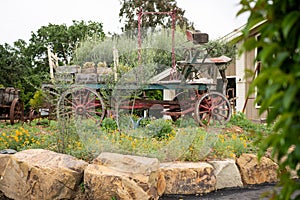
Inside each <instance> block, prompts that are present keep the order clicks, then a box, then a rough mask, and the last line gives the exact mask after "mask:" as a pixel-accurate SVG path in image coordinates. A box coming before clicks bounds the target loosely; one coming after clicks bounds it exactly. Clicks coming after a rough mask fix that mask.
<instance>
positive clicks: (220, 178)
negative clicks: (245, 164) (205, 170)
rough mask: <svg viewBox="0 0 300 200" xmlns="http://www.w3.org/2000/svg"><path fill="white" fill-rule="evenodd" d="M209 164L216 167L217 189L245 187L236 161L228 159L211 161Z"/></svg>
mask: <svg viewBox="0 0 300 200" xmlns="http://www.w3.org/2000/svg"><path fill="white" fill-rule="evenodd" d="M209 163H210V164H211V165H212V166H213V167H214V173H215V175H216V177H217V185H216V189H222V188H229V187H242V186H243V182H242V178H241V175H240V172H239V169H238V168H237V166H236V164H235V160H232V159H226V160H221V161H210V162H209Z"/></svg>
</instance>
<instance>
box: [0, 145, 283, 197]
mask: <svg viewBox="0 0 300 200" xmlns="http://www.w3.org/2000/svg"><path fill="white" fill-rule="evenodd" d="M277 170H278V166H277V164H276V163H274V162H273V161H272V160H271V159H269V158H266V157H263V158H262V159H261V161H260V162H258V160H257V157H256V156H255V155H253V154H243V155H241V156H240V157H239V158H237V159H236V160H233V159H226V160H221V161H209V162H168V163H159V161H158V160H157V159H156V158H146V157H139V156H130V155H121V154H115V153H102V154H100V155H99V156H98V157H97V158H96V159H94V161H93V162H92V163H87V162H85V161H82V160H78V159H76V158H74V157H72V156H69V155H65V154H59V153H55V152H52V151H48V150H43V149H31V150H25V151H22V152H17V153H15V154H0V197H1V196H3V195H5V196H6V197H8V198H11V199H16V200H23V199H44V200H47V199H49V200H53V199H77V200H79V199H82V200H85V199H101V200H105V199H108V200H111V199H113V198H115V199H126V200H127V199H139V200H143V199H145V200H146V199H159V197H160V196H162V195H163V194H204V193H209V192H211V191H214V190H217V189H222V188H231V187H243V186H244V185H249V184H261V183H272V182H277V181H278V178H277ZM1 193H2V194H1ZM1 198H3V197H1Z"/></svg>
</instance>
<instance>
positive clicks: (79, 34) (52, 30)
mask: <svg viewBox="0 0 300 200" xmlns="http://www.w3.org/2000/svg"><path fill="white" fill-rule="evenodd" d="M104 37H105V34H104V32H103V27H102V23H99V22H92V21H89V22H88V23H86V22H84V21H73V24H72V25H71V26H69V27H68V26H67V25H66V24H61V25H56V24H49V25H48V26H42V27H41V28H40V29H38V31H37V32H36V33H34V32H33V33H32V34H31V38H30V45H29V50H30V52H31V54H32V56H33V62H34V65H35V69H36V70H37V71H43V72H48V70H49V64H48V60H47V59H48V57H47V47H48V46H50V47H51V50H52V51H53V52H54V53H56V54H57V56H58V58H59V64H60V65H61V64H64V65H68V64H71V63H72V59H73V53H74V50H75V48H76V47H77V46H78V45H79V44H80V42H81V41H83V40H84V39H89V38H96V39H97V40H102V39H103V38H104Z"/></svg>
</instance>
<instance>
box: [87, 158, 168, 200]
mask: <svg viewBox="0 0 300 200" xmlns="http://www.w3.org/2000/svg"><path fill="white" fill-rule="evenodd" d="M84 185H85V192H86V194H87V197H88V199H94V200H97V199H99V200H106V199H107V200H111V199H112V198H113V197H115V198H117V199H126V200H130V199H134V200H135V199H141V200H144V199H145V200H147V199H158V198H159V195H162V194H163V192H164V190H165V180H164V176H162V175H161V174H160V171H159V161H158V160H157V159H156V158H146V157H140V156H130V155H121V154H116V153H101V154H100V155H99V156H98V157H97V158H96V159H95V160H94V161H93V163H92V164H90V165H89V166H88V167H87V168H86V169H85V172H84Z"/></svg>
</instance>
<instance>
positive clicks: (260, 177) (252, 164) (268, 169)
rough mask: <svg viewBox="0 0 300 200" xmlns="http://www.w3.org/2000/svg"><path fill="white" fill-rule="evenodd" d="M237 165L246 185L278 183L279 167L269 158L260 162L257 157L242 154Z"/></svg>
mask: <svg viewBox="0 0 300 200" xmlns="http://www.w3.org/2000/svg"><path fill="white" fill-rule="evenodd" d="M236 163H237V165H238V167H239V169H240V173H241V176H242V180H243V183H244V184H246V185H248V184H261V183H273V182H277V181H278V173H277V172H278V171H277V170H278V165H277V164H276V163H275V162H273V161H272V160H271V159H269V158H266V157H262V158H261V159H260V161H259V160H258V158H257V156H256V155H253V154H242V155H241V156H240V157H239V158H237V160H236Z"/></svg>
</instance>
